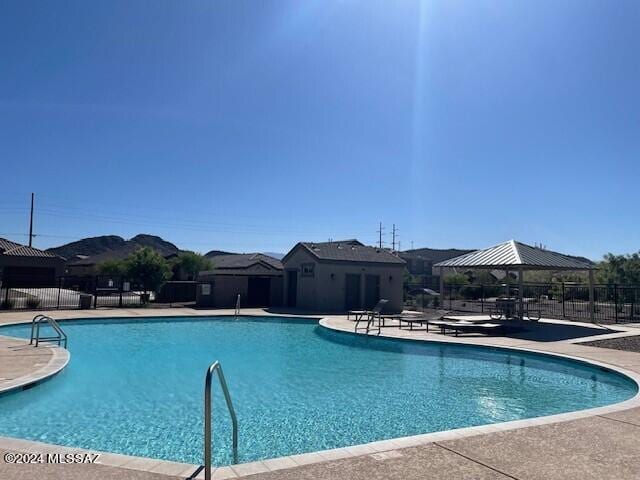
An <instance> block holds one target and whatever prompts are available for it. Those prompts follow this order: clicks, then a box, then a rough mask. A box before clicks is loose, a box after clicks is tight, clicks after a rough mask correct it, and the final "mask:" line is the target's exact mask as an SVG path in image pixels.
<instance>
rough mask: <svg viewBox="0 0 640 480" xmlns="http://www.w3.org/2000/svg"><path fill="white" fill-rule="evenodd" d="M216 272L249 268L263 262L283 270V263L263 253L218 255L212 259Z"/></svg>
mask: <svg viewBox="0 0 640 480" xmlns="http://www.w3.org/2000/svg"><path fill="white" fill-rule="evenodd" d="M212 261H213V264H214V266H215V269H216V270H219V269H230V268H248V267H251V266H252V265H255V264H256V263H259V262H263V263H266V264H267V265H269V266H271V267H273V268H275V269H278V270H282V262H281V261H280V260H278V259H277V258H274V257H270V256H269V255H265V254H263V253H233V254H229V255H217V256H215V257H213V258H212Z"/></svg>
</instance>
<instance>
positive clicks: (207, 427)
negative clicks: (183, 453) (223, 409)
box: [204, 360, 238, 480]
mask: <svg viewBox="0 0 640 480" xmlns="http://www.w3.org/2000/svg"><path fill="white" fill-rule="evenodd" d="M216 372H217V373H218V379H219V380H220V386H221V387H222V393H224V399H225V401H226V403H227V409H228V410H229V414H230V415H231V424H232V425H233V463H238V419H237V417H236V411H235V410H234V408H233V403H232V402H231V395H230V394H229V388H228V387H227V382H226V380H225V379H224V372H223V371H222V365H220V362H219V361H217V360H216V361H215V362H213V363H212V364H211V365H210V366H209V368H208V369H207V375H206V377H205V381H204V468H205V470H204V478H205V480H211V443H212V441H213V439H212V436H211V379H212V378H213V374H214V373H216Z"/></svg>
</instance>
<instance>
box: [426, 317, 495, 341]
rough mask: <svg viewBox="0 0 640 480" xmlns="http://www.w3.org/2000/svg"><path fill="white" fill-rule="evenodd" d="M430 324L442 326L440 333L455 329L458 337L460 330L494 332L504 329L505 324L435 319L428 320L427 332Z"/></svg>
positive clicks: (444, 333)
mask: <svg viewBox="0 0 640 480" xmlns="http://www.w3.org/2000/svg"><path fill="white" fill-rule="evenodd" d="M429 325H433V326H436V327H439V328H440V333H442V334H443V335H446V334H447V329H448V330H453V331H454V333H455V336H456V337H457V336H458V335H459V333H460V332H462V333H485V334H486V333H493V332H498V331H502V330H504V328H505V326H504V325H502V324H499V323H488V322H467V321H464V320H460V321H447V320H433V321H429V322H427V332H428V331H429Z"/></svg>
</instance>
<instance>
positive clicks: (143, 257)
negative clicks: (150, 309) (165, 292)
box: [125, 247, 171, 294]
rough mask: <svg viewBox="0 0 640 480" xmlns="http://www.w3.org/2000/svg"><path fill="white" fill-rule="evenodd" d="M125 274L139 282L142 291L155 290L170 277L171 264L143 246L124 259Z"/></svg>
mask: <svg viewBox="0 0 640 480" xmlns="http://www.w3.org/2000/svg"><path fill="white" fill-rule="evenodd" d="M125 264H126V271H127V276H128V277H129V279H130V280H132V281H134V282H137V283H139V284H140V285H141V286H142V288H143V290H144V293H145V294H146V293H147V292H148V291H154V292H155V291H157V290H158V288H160V285H162V284H163V283H164V282H166V281H167V280H169V279H170V278H171V266H170V265H169V262H167V261H166V260H165V259H164V257H163V256H162V255H160V254H159V253H158V252H156V251H155V250H153V249H151V248H149V247H143V248H140V249H138V250H136V251H135V252H133V253H132V254H131V255H129V256H128V257H127V259H126V260H125Z"/></svg>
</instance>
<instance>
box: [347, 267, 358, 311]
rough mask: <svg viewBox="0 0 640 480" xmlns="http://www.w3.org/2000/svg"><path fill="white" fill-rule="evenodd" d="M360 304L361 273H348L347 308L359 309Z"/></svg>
mask: <svg viewBox="0 0 640 480" xmlns="http://www.w3.org/2000/svg"><path fill="white" fill-rule="evenodd" d="M360 307H361V305H360V275H354V274H352V273H347V275H346V278H345V300H344V309H345V310H357V309H359V308H360Z"/></svg>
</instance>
